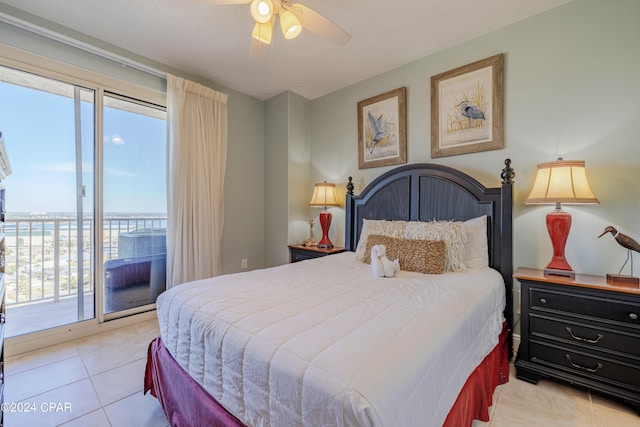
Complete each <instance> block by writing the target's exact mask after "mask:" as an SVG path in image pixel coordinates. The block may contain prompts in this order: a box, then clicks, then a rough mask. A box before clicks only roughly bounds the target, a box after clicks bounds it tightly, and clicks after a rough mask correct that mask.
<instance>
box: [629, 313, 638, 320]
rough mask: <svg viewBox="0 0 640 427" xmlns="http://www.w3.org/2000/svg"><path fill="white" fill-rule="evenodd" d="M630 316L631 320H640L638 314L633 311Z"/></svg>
mask: <svg viewBox="0 0 640 427" xmlns="http://www.w3.org/2000/svg"><path fill="white" fill-rule="evenodd" d="M629 317H630V318H631V320H638V315H637V314H635V313H631V314H630V315H629Z"/></svg>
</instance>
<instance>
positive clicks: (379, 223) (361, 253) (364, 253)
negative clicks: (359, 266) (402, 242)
mask: <svg viewBox="0 0 640 427" xmlns="http://www.w3.org/2000/svg"><path fill="white" fill-rule="evenodd" d="M406 224H407V222H406V221H386V220H384V219H366V218H365V219H363V220H362V230H361V231H360V240H358V246H357V247H356V259H357V260H358V261H362V262H366V263H368V262H369V256H371V246H369V249H368V250H367V240H368V238H369V236H370V235H372V234H378V235H381V236H390V237H399V238H402V237H404V229H405V227H406Z"/></svg>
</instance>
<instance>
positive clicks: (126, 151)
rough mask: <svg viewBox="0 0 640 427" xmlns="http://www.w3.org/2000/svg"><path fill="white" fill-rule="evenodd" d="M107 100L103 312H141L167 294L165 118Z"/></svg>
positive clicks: (154, 110) (154, 109) (137, 105)
mask: <svg viewBox="0 0 640 427" xmlns="http://www.w3.org/2000/svg"><path fill="white" fill-rule="evenodd" d="M103 99H104V132H103V133H104V138H103V144H104V175H103V176H104V178H103V187H104V198H103V200H104V204H103V211H104V229H103V248H104V272H105V275H104V277H105V282H104V312H105V313H107V314H108V313H113V312H117V311H122V310H129V311H130V310H132V309H140V307H145V306H147V305H149V304H153V303H155V300H156V297H157V296H158V295H159V294H160V293H161V292H162V291H164V290H165V275H166V273H165V270H166V252H167V247H166V228H167V197H166V195H167V192H166V164H167V153H166V151H167V150H166V113H165V110H164V108H161V107H158V106H156V105H151V104H148V103H143V102H141V101H138V100H133V99H130V98H124V97H120V96H117V95H115V94H105V96H104V97H103Z"/></svg>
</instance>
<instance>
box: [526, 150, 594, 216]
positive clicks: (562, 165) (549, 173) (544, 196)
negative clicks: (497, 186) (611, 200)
mask: <svg viewBox="0 0 640 427" xmlns="http://www.w3.org/2000/svg"><path fill="white" fill-rule="evenodd" d="M524 203H525V204H528V205H535V204H553V203H567V204H598V203H600V202H599V201H598V199H596V196H595V195H594V194H593V191H592V190H591V186H590V185H589V180H588V179H587V171H586V169H585V166H584V161H583V160H562V159H558V160H557V161H555V162H547V163H540V164H539V165H538V173H537V175H536V180H535V182H534V184H533V188H532V189H531V193H530V194H529V197H527V200H525V202H524Z"/></svg>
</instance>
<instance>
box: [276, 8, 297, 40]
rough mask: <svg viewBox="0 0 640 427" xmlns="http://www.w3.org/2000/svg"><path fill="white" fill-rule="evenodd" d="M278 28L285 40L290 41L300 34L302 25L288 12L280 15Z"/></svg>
mask: <svg viewBox="0 0 640 427" xmlns="http://www.w3.org/2000/svg"><path fill="white" fill-rule="evenodd" d="M280 28H281V29H282V35H283V36H284V38H285V39H287V40H291V39H295V38H296V37H298V35H299V34H300V33H301V32H302V25H301V24H300V21H299V20H298V18H297V17H296V16H295V15H294V14H293V13H292V12H291V11H289V10H284V11H282V12H281V13H280Z"/></svg>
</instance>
